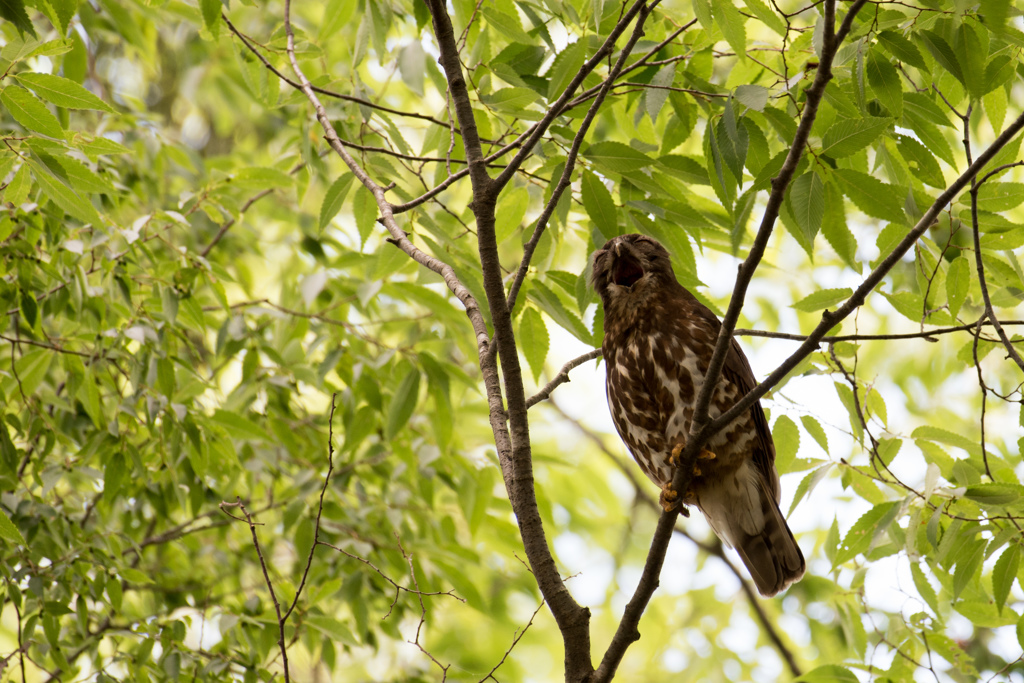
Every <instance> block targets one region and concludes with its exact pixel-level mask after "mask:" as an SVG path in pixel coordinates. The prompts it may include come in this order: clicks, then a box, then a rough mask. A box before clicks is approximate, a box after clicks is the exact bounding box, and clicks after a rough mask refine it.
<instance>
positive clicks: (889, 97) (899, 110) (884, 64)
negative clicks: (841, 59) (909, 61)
mask: <svg viewBox="0 0 1024 683" xmlns="http://www.w3.org/2000/svg"><path fill="white" fill-rule="evenodd" d="M864 71H865V73H866V74H867V77H868V83H870V84H871V89H872V90H873V91H874V93H875V96H876V97H877V98H878V101H879V102H881V103H882V106H883V107H885V108H886V110H887V111H888V112H889V115H890V116H894V117H896V118H899V117H901V116H903V85H902V84H901V83H900V75H899V73H898V72H897V71H896V67H894V66H893V65H892V64H890V63H889V58H888V57H886V56H885V55H884V54H882V51H881V50H879V49H878V48H877V47H875V48H872V49H871V51H870V52H868V59H867V63H866V64H865V67H864Z"/></svg>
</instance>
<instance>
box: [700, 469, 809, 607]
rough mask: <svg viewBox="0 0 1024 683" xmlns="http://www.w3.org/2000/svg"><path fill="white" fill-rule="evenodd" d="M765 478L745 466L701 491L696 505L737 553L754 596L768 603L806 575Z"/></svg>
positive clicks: (802, 559)
mask: <svg viewBox="0 0 1024 683" xmlns="http://www.w3.org/2000/svg"><path fill="white" fill-rule="evenodd" d="M770 488H771V487H770V486H769V485H768V484H767V482H765V480H764V477H763V475H762V474H761V473H760V472H758V470H757V469H756V468H754V467H751V466H749V465H744V466H742V467H740V468H739V469H738V470H737V471H736V472H735V473H734V475H733V476H731V477H725V478H723V479H722V480H721V481H719V482H717V484H716V485H714V486H711V487H708V488H705V490H704V491H702V492H701V494H700V495H699V497H698V502H697V505H698V507H700V510H701V512H703V513H704V517H705V518H706V519H707V520H708V523H709V524H710V525H711V528H712V529H714V530H715V533H716V534H718V537H719V538H721V539H722V540H723V541H725V542H726V543H727V544H728V545H730V546H732V547H734V548H736V550H737V551H738V552H739V554H740V557H741V558H742V559H743V564H745V565H747V570H748V571H749V572H750V576H751V578H753V579H754V583H755V584H756V585H757V590H758V591H759V592H760V593H761V595H763V596H765V597H769V598H770V597H772V596H773V595H775V594H777V593H778V592H779V591H781V590H783V589H784V588H786V586H788V585H789V584H791V583H793V582H794V581H797V580H798V579H799V578H800V577H801V576H803V575H804V568H805V565H804V555H803V553H802V552H800V546H798V545H797V544H796V539H795V538H793V532H792V531H790V530H789V527H788V526H787V525H786V519H785V518H784V517H783V516H782V511H781V510H779V504H778V502H777V501H776V500H775V495H773V492H772V491H771V490H770Z"/></svg>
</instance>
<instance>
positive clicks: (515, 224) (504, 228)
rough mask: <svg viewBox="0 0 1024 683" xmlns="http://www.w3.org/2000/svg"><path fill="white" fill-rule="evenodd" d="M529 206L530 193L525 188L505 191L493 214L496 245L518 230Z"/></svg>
mask: <svg viewBox="0 0 1024 683" xmlns="http://www.w3.org/2000/svg"><path fill="white" fill-rule="evenodd" d="M529 206H530V193H529V191H528V190H527V189H526V188H525V187H517V188H513V189H510V190H506V191H505V192H503V193H502V194H501V197H500V198H499V199H498V207H497V209H496V211H495V214H494V233H495V236H496V238H497V240H498V244H501V243H502V242H504V241H505V240H507V239H508V238H509V237H511V236H512V235H513V234H515V232H516V231H517V230H519V228H520V226H521V225H522V222H523V218H525V217H526V210H527V208H529Z"/></svg>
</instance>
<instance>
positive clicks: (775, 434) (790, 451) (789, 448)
mask: <svg viewBox="0 0 1024 683" xmlns="http://www.w3.org/2000/svg"><path fill="white" fill-rule="evenodd" d="M772 441H773V442H775V466H776V467H777V468H778V470H779V472H782V473H785V472H788V471H789V465H790V463H792V462H793V460H794V459H795V458H796V454H797V451H798V450H799V448H800V430H799V429H797V427H796V423H795V422H793V420H791V419H790V418H789V417H787V416H786V415H780V416H779V417H778V419H777V420H775V424H774V425H773V426H772Z"/></svg>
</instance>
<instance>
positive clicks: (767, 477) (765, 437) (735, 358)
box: [722, 337, 780, 501]
mask: <svg viewBox="0 0 1024 683" xmlns="http://www.w3.org/2000/svg"><path fill="white" fill-rule="evenodd" d="M722 375H723V377H724V378H725V379H726V380H728V381H729V382H732V383H733V384H735V385H736V387H737V389H739V398H742V397H743V396H744V395H746V394H748V393H749V392H750V391H751V390H752V389H753V388H754V387H755V386H757V380H755V379H754V371H753V370H751V368H750V361H748V360H747V357H746V355H744V353H743V349H741V348H740V345H739V342H737V341H736V339H735V337H734V338H733V340H732V345H731V346H730V348H729V353H728V354H727V355H726V357H725V368H724V369H723V370H722ZM750 415H751V417H753V418H754V429H755V430H757V441H756V442H755V445H754V453H753V455H754V458H753V461H754V464H755V465H756V466H757V469H758V471H759V472H760V473H761V474H762V475H763V476H764V481H765V483H766V484H767V485H768V489H769V490H770V491H771V494H772V496H773V497H774V498H775V500H776V501H777V500H779V496H780V490H779V475H778V474H777V473H776V471H775V443H774V442H773V441H772V432H771V430H770V429H769V428H768V418H766V417H765V415H764V410H763V409H762V408H761V402H760V401H755V402H754V405H752V406H751V407H750Z"/></svg>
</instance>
